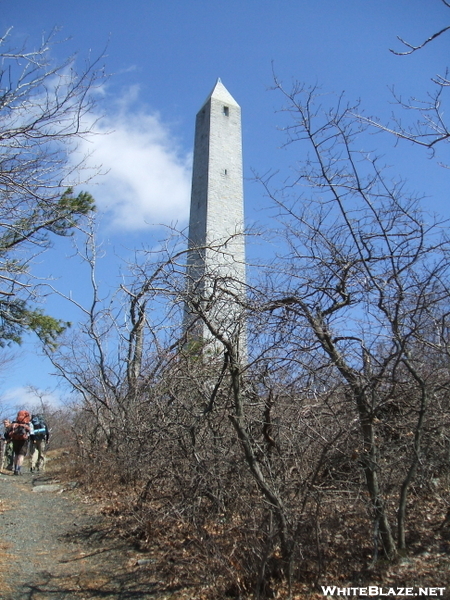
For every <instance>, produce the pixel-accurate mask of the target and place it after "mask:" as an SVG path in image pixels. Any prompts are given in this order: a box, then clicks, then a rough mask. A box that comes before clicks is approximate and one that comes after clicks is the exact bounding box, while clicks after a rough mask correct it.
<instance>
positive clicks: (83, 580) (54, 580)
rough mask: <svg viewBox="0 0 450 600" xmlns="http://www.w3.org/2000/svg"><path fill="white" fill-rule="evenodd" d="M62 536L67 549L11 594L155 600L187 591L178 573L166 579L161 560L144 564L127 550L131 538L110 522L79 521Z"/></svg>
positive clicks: (22, 598)
mask: <svg viewBox="0 0 450 600" xmlns="http://www.w3.org/2000/svg"><path fill="white" fill-rule="evenodd" d="M59 539H60V540H61V541H62V542H64V543H67V552H66V553H64V555H63V556H60V557H55V563H54V567H53V568H51V570H42V571H37V572H36V573H35V576H34V577H33V581H28V582H25V583H23V584H22V585H21V587H20V589H18V590H16V592H15V595H14V596H13V597H12V598H11V600H96V599H98V600H100V599H101V600H137V599H139V600H150V599H157V598H161V599H162V598H164V599H168V598H171V597H172V595H173V598H174V600H175V599H176V598H179V597H180V596H178V595H177V592H179V591H180V590H182V589H183V590H184V592H186V586H181V585H175V583H174V582H175V581H176V577H173V578H172V582H169V583H167V581H166V582H164V581H160V580H159V574H160V569H159V566H158V565H157V564H156V563H153V562H152V561H150V560H149V562H148V563H146V564H145V565H144V566H138V565H137V561H136V559H134V560H133V559H130V555H129V553H128V552H127V551H129V550H130V546H129V544H128V543H127V542H126V541H124V540H123V539H117V535H114V532H113V529H112V528H110V527H105V524H104V522H103V524H101V523H98V524H97V523H94V524H92V523H91V524H89V525H86V526H84V527H77V526H76V524H74V529H73V530H72V531H69V532H68V533H63V534H62V535H61V536H60V538H59ZM174 575H175V574H174ZM177 583H179V582H177ZM183 597H184V598H186V597H187V596H186V595H183ZM192 597H193V598H194V597H195V594H194V595H193V596H192Z"/></svg>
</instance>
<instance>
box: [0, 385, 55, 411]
mask: <svg viewBox="0 0 450 600" xmlns="http://www.w3.org/2000/svg"><path fill="white" fill-rule="evenodd" d="M40 394H41V395H42V400H43V401H44V403H45V404H49V405H50V406H52V407H54V408H55V407H58V406H61V399H60V398H59V396H58V395H57V394H55V393H54V392H47V391H45V392H43V391H40ZM38 406H39V398H38V397H37V395H36V392H35V391H33V389H32V388H30V387H25V386H23V387H22V386H18V387H13V388H9V389H7V390H5V391H4V392H2V394H1V399H0V410H1V413H2V415H3V416H7V417H8V418H12V417H14V416H15V415H16V413H17V411H18V410H19V409H22V408H24V409H31V408H36V407H38Z"/></svg>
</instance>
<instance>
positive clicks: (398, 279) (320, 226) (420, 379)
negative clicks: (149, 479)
mask: <svg viewBox="0 0 450 600" xmlns="http://www.w3.org/2000/svg"><path fill="white" fill-rule="evenodd" d="M276 87H277V89H278V90H279V91H281V92H282V93H283V94H284V96H285V98H286V100H287V105H286V108H285V110H286V111H287V113H288V114H289V117H290V118H291V121H290V123H289V124H288V125H287V126H286V128H285V131H286V135H287V139H288V141H287V143H288V144H294V143H295V144H297V145H298V146H299V147H300V146H302V150H304V152H305V154H304V156H305V158H304V161H303V162H302V163H300V164H301V165H302V166H300V167H299V172H298V176H297V178H296V179H295V181H294V182H293V183H292V185H290V186H288V187H286V188H284V189H283V190H282V191H281V192H272V191H271V182H270V178H269V179H266V180H265V182H264V183H265V186H266V190H267V192H268V194H269V195H270V196H271V198H272V199H273V201H274V202H275V203H276V206H277V207H278V215H279V219H280V220H281V222H282V231H283V232H284V241H283V243H282V244H280V247H285V248H286V253H285V254H284V255H282V256H280V260H279V261H278V263H277V266H276V272H275V273H274V274H273V284H272V292H271V294H270V296H271V300H270V301H269V302H267V303H266V310H267V311H269V312H270V313H271V314H272V315H273V317H274V318H275V317H276V316H278V319H277V320H275V323H276V327H277V330H278V331H279V332H280V333H279V335H280V336H283V338H284V341H285V343H286V344H287V353H288V356H292V357H293V359H295V361H297V362H299V363H302V362H305V361H308V362H309V361H311V355H312V356H313V357H314V358H313V360H314V363H315V365H316V369H318V370H323V369H328V368H332V369H333V371H334V373H335V375H336V377H338V379H339V380H340V381H341V382H342V385H343V386H344V389H345V393H346V396H347V398H348V402H349V407H352V408H351V409H349V417H353V415H356V416H357V419H358V421H359V427H360V431H359V437H360V441H359V445H358V446H359V447H358V448H357V453H358V456H359V458H358V464H359V465H360V467H361V468H362V470H363V472H364V475H365V480H366V485H367V491H368V493H369V496H370V499H371V506H372V511H373V512H372V515H373V523H374V527H375V531H379V536H380V540H381V542H382V548H383V550H384V552H385V554H386V556H388V557H390V558H393V557H395V556H396V554H397V547H400V548H403V547H404V545H405V531H404V530H405V518H406V517H405V504H406V497H407V494H408V490H409V487H410V485H411V481H412V480H413V478H414V476H415V474H416V472H417V468H418V464H419V462H420V460H421V456H422V435H423V431H424V428H425V422H426V418H427V414H428V411H430V403H431V402H432V399H433V398H434V397H435V392H436V389H437V387H438V385H441V384H440V383H438V380H437V379H436V377H433V368H432V363H430V362H429V361H428V360H427V359H428V356H427V355H426V353H425V352H422V350H419V349H421V348H424V347H426V344H427V335H429V325H430V322H432V320H433V319H434V320H439V319H444V320H445V318H446V317H445V315H446V312H445V311H444V307H443V302H444V299H445V297H446V294H447V288H448V281H449V279H448V278H449V275H450V263H449V260H448V258H449V249H450V246H449V241H448V239H447V238H446V236H445V235H444V231H443V227H442V226H443V223H442V222H439V221H436V220H432V219H431V218H430V220H429V222H427V218H426V216H425V215H423V214H422V213H421V211H420V207H419V205H418V201H417V200H416V199H415V198H414V197H411V196H408V194H407V193H406V192H405V190H404V189H403V186H402V185H399V184H398V183H395V182H390V181H388V180H387V178H386V176H385V175H384V174H383V173H382V169H381V167H380V166H379V164H378V160H377V159H376V158H372V157H371V155H370V154H365V153H363V152H361V151H359V150H355V146H356V143H355V142H356V140H357V139H358V134H359V133H361V125H360V124H358V121H357V120H355V118H354V117H353V115H354V112H355V111H354V107H351V106H346V105H344V103H343V101H342V99H341V100H340V101H339V102H337V104H336V107H335V108H333V107H331V108H325V107H323V106H321V104H320V100H319V97H318V93H317V90H315V89H307V88H305V87H302V86H296V87H295V88H294V89H293V90H292V91H291V92H287V91H285V90H284V89H283V87H282V86H281V84H279V83H277V85H276ZM299 150H300V148H299ZM289 192H291V193H290V194H289ZM286 332H287V335H286ZM280 339H281V338H280ZM305 355H306V357H307V358H305ZM441 373H442V371H441ZM399 380H400V381H402V385H403V386H404V387H405V386H406V383H405V382H406V381H408V382H409V384H408V385H409V388H408V391H409V393H410V394H411V397H410V398H409V399H408V402H409V412H408V419H410V418H412V421H409V420H408V423H409V425H408V427H411V428H412V432H411V438H410V442H409V443H408V439H407V438H402V445H401V452H402V461H403V463H402V464H403V466H404V472H403V475H402V474H401V473H402V469H400V470H398V471H397V477H398V479H397V480H396V481H392V480H391V481H388V478H387V473H388V472H389V470H390V467H387V465H388V464H389V460H393V461H394V460H395V461H398V460H399V455H398V454H397V456H396V457H395V458H394V457H392V456H391V458H390V459H389V453H387V452H386V448H385V447H384V445H383V443H382V439H383V438H382V436H380V435H379V429H380V426H381V423H382V415H383V411H384V410H385V409H386V407H388V406H390V405H391V404H392V403H393V397H394V396H395V395H397V394H398V393H399V389H400V386H399ZM405 389H406V387H405ZM403 416H404V418H405V419H406V417H405V415H403ZM403 425H404V423H403ZM398 427H399V428H401V427H402V425H401V420H400V421H399V424H398ZM392 485H393V486H394V487H396V488H397V489H398V494H399V505H398V509H399V510H398V540H399V541H398V545H397V543H396V541H395V536H394V534H393V531H392V524H391V519H392V510H391V508H390V505H391V502H392V499H391V495H390V494H389V493H388V491H387V490H388V489H390V488H391V486H392Z"/></svg>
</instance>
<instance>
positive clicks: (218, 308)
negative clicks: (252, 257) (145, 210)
mask: <svg viewBox="0 0 450 600" xmlns="http://www.w3.org/2000/svg"><path fill="white" fill-rule="evenodd" d="M187 281H188V285H187V287H188V290H189V294H190V297H191V299H192V301H193V303H192V304H190V303H189V301H188V302H187V305H186V320H185V322H186V324H187V327H188V329H190V334H189V335H190V337H191V338H197V339H203V340H208V339H211V332H210V331H209V329H208V327H206V326H205V322H204V320H203V321H202V319H199V318H198V312H199V311H198V310H196V309H195V306H194V304H196V306H197V309H198V308H199V307H200V308H201V310H200V312H202V313H203V314H204V316H205V317H206V319H207V320H209V322H210V323H211V325H212V326H213V327H216V328H217V329H218V330H220V332H221V333H225V334H226V335H227V336H232V335H234V336H236V335H237V331H238V328H239V327H240V329H241V333H240V334H239V335H240V336H241V337H242V335H244V334H243V333H242V332H243V331H244V329H245V327H244V326H243V325H242V323H239V316H238V315H239V314H240V313H241V312H242V311H241V310H240V299H242V298H243V294H244V286H245V240H244V193H243V171H242V133H241V108H240V106H239V104H238V103H237V102H236V100H234V98H233V97H232V96H231V94H230V93H229V92H228V90H227V89H226V88H225V86H224V85H223V83H222V82H221V81H220V79H218V80H217V83H216V85H215V86H214V89H213V90H212V92H211V94H210V95H209V96H208V98H207V99H206V102H205V103H204V105H203V106H202V108H201V109H200V111H199V112H198V114H197V118H196V125H195V143H194V165H193V173H192V193H191V213H190V221H189V253H188V268H187ZM199 303H200V304H199Z"/></svg>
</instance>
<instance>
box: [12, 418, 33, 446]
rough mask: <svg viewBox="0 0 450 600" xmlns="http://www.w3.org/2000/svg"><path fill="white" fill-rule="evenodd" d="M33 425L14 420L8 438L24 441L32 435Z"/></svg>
mask: <svg viewBox="0 0 450 600" xmlns="http://www.w3.org/2000/svg"><path fill="white" fill-rule="evenodd" d="M30 432H31V427H30V426H29V425H28V423H19V422H17V421H14V423H13V424H12V425H11V429H10V430H9V431H8V440H13V441H14V440H16V441H23V440H27V439H28V438H29V437H30Z"/></svg>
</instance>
